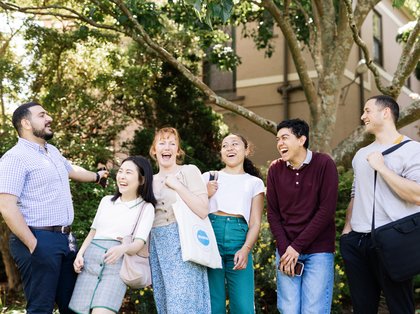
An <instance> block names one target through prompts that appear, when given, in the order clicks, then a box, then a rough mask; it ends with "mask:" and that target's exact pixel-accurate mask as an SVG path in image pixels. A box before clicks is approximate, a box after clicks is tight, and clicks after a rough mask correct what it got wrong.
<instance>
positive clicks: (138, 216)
mask: <svg viewBox="0 0 420 314" xmlns="http://www.w3.org/2000/svg"><path fill="white" fill-rule="evenodd" d="M142 203H143V204H142V206H141V207H140V210H139V213H138V214H137V220H136V224H135V225H134V228H133V231H132V232H131V237H132V238H133V239H134V236H135V234H136V233H137V229H138V227H139V223H140V218H141V216H142V215H143V211H144V207H145V206H146V202H145V201H142Z"/></svg>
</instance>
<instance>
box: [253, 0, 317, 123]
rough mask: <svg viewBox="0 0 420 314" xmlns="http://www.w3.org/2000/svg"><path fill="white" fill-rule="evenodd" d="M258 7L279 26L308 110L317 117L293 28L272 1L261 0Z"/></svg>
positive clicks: (312, 89) (313, 89)
mask: <svg viewBox="0 0 420 314" xmlns="http://www.w3.org/2000/svg"><path fill="white" fill-rule="evenodd" d="M260 6H262V7H263V8H265V9H266V10H267V11H268V12H270V13H271V15H272V16H273V17H274V19H275V21H276V22H277V24H278V25H279V27H280V29H281V30H282V32H283V35H284V38H285V40H286V41H287V44H288V46H289V49H290V52H291V54H292V57H293V60H294V63H295V67H296V71H297V73H298V75H299V78H300V81H301V84H302V87H303V91H304V93H305V96H306V100H307V101H308V105H309V110H310V111H311V114H313V116H317V112H318V108H317V104H318V97H317V91H316V87H315V85H314V82H313V81H312V80H311V78H310V77H309V69H308V64H307V63H306V60H305V58H304V57H303V54H302V49H301V47H300V45H299V40H298V39H297V38H296V34H295V33H294V31H293V27H292V25H291V24H290V21H289V20H288V17H287V16H284V15H283V14H282V12H281V11H280V10H279V8H278V7H277V6H276V4H275V3H274V2H273V0H262V1H261V3H260Z"/></svg>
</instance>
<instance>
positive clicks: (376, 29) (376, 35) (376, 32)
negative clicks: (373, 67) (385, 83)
mask: <svg viewBox="0 0 420 314" xmlns="http://www.w3.org/2000/svg"><path fill="white" fill-rule="evenodd" d="M382 49H383V38H382V16H381V15H380V14H379V13H378V12H376V11H373V61H375V63H377V64H378V65H380V66H383V54H382Z"/></svg>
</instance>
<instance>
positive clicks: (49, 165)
mask: <svg viewBox="0 0 420 314" xmlns="http://www.w3.org/2000/svg"><path fill="white" fill-rule="evenodd" d="M71 170H72V166H71V164H70V163H69V162H68V161H67V160H66V159H65V158H64V157H63V156H62V155H61V153H60V152H59V151H58V149H57V148H55V147H54V146H53V145H50V144H45V147H42V146H40V145H39V144H36V143H34V142H30V141H27V140H25V139H23V138H19V140H18V143H17V144H16V145H15V146H14V147H13V148H12V149H10V150H9V151H7V152H6V153H5V154H4V156H3V157H2V158H1V159H0V193H5V194H11V195H15V196H17V197H18V207H19V209H20V211H21V212H22V215H23V217H24V219H25V221H26V223H27V224H28V226H33V227H45V226H63V225H71V223H72V222H73V218H74V212H73V204H72V199H71V193H70V184H69V172H70V171H71Z"/></svg>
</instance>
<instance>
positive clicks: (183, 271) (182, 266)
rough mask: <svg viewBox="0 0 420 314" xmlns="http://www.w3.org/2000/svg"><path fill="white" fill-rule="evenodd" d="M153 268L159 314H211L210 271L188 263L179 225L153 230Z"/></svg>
mask: <svg viewBox="0 0 420 314" xmlns="http://www.w3.org/2000/svg"><path fill="white" fill-rule="evenodd" d="M150 238H151V241H150V266H151V269H152V284H153V293H154V298H155V303H156V307H157V311H158V313H159V314H186V313H196V314H209V313H211V310H210V292H209V284H208V279H207V268H206V267H204V266H201V265H198V264H195V263H192V262H184V261H183V260H182V256H181V244H180V241H179V233H178V225H177V224H176V223H173V224H170V225H167V226H162V227H154V228H152V232H151V235H150Z"/></svg>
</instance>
